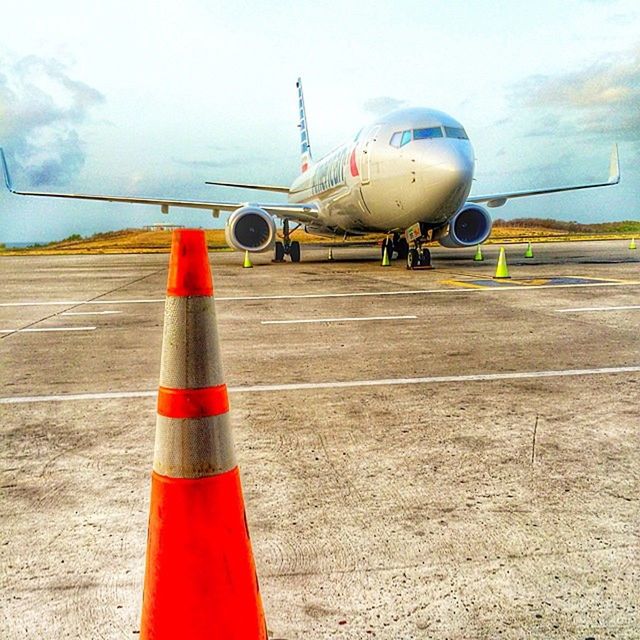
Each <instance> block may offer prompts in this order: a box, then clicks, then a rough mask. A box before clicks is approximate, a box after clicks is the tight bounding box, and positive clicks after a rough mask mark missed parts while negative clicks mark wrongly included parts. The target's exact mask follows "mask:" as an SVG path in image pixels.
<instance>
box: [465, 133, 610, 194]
mask: <svg viewBox="0 0 640 640" xmlns="http://www.w3.org/2000/svg"><path fill="white" fill-rule="evenodd" d="M619 182H620V160H619V158H618V145H617V144H614V145H613V149H612V150H611V161H610V164H609V180H607V182H598V183H595V184H580V185H575V186H573V187H553V188H551V189H533V190H531V191H512V192H510V193H494V194H491V195H487V196H471V197H470V198H467V202H476V203H480V202H484V203H485V204H486V205H487V206H488V207H501V206H502V205H503V204H505V202H506V201H507V200H511V199H512V198H524V197H525V196H538V195H542V194H543V193H559V192H561V191H577V190H578V189H593V188H594V187H610V186H611V185H614V184H618V183H619Z"/></svg>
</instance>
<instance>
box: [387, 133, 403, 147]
mask: <svg viewBox="0 0 640 640" xmlns="http://www.w3.org/2000/svg"><path fill="white" fill-rule="evenodd" d="M401 138H402V131H396V132H395V133H394V134H393V135H392V136H391V140H389V144H390V145H391V146H392V147H399V146H400V139H401Z"/></svg>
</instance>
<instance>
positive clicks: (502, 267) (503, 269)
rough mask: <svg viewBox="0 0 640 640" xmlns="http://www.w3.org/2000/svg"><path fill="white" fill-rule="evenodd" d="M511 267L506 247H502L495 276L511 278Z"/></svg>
mask: <svg viewBox="0 0 640 640" xmlns="http://www.w3.org/2000/svg"><path fill="white" fill-rule="evenodd" d="M510 277H511V276H510V275H509V268H508V267H507V256H506V255H505V252H504V247H500V256H499V257H498V266H497V268H496V275H495V276H494V278H510Z"/></svg>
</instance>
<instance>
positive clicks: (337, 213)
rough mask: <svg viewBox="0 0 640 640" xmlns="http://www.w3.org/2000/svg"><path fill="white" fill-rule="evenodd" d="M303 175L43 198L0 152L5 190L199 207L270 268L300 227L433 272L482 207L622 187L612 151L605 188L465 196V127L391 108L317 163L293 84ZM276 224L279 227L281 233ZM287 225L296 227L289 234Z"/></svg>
mask: <svg viewBox="0 0 640 640" xmlns="http://www.w3.org/2000/svg"><path fill="white" fill-rule="evenodd" d="M296 87H297V90H298V110H299V118H300V120H299V125H298V126H299V129H300V175H299V176H298V177H297V178H296V179H295V180H294V181H293V183H292V184H291V186H289V187H287V186H281V185H264V184H244V183H237V182H220V181H216V182H213V181H207V182H206V184H212V185H217V186H226V187H239V188H243V189H256V190H260V191H269V192H277V193H286V194H287V195H288V203H283V204H269V203H260V202H257V203H254V202H218V201H216V200H212V201H195V200H174V199H165V198H139V197H130V196H111V195H88V194H74V193H50V192H42V191H22V190H18V189H14V188H13V186H12V184H11V178H10V175H9V170H8V168H7V161H6V158H5V154H4V151H3V150H2V149H1V148H0V156H1V160H2V166H3V171H4V178H5V183H6V186H7V188H8V189H9V191H11V192H12V193H14V194H17V195H23V196H44V197H48V198H73V199H79V200H97V201H106V202H127V203H132V204H146V205H156V206H160V208H161V211H162V213H168V212H169V209H170V208H173V207H187V208H195V209H205V210H209V211H211V212H212V214H213V216H214V217H215V218H217V217H219V215H220V212H221V211H225V212H226V211H229V212H231V214H230V215H229V217H228V219H227V222H226V226H225V238H226V241H227V244H228V245H229V246H230V247H232V248H234V249H236V250H239V251H249V252H262V251H269V250H274V253H275V255H274V259H275V261H276V262H282V261H284V258H285V256H289V258H290V260H291V261H292V262H299V261H300V243H299V242H298V241H295V240H291V236H292V234H293V233H294V232H295V231H296V230H297V229H299V228H300V227H301V226H304V228H305V230H306V231H307V232H308V233H310V234H315V235H318V236H329V237H336V236H342V237H343V238H344V239H345V240H346V239H347V238H349V237H354V236H362V235H365V234H368V233H380V234H381V235H382V236H383V238H384V239H383V241H382V255H383V256H384V255H385V253H386V254H387V256H388V257H389V258H392V257H394V258H395V257H396V255H397V257H398V258H400V259H403V260H406V261H407V268H408V269H416V268H421V267H427V266H430V265H431V255H430V251H429V249H428V248H427V247H426V246H425V245H426V244H427V243H429V242H433V241H437V242H439V243H440V244H441V245H442V246H445V247H450V248H460V247H471V246H475V245H479V244H481V243H483V242H484V241H485V240H486V239H487V238H488V237H489V234H490V233H491V227H492V220H491V216H490V215H489V212H488V211H487V209H486V208H485V207H484V206H481V205H482V204H484V205H486V207H490V208H491V207H500V206H502V205H504V204H505V203H506V202H507V201H508V200H511V199H514V198H522V197H526V196H535V195H541V194H548V193H559V192H562V191H575V190H579V189H591V188H596V187H606V186H612V185H615V184H618V183H619V182H620V164H619V159H618V148H617V145H615V144H614V146H613V149H612V152H611V160H610V167H609V179H608V180H607V181H606V182H599V183H591V184H580V185H575V186H570V187H554V188H543V189H535V190H528V191H511V192H505V193H494V194H490V195H480V196H470V195H469V194H470V191H471V185H472V181H473V174H474V169H475V153H474V150H473V147H472V145H471V141H470V140H469V137H468V135H467V133H466V131H465V129H464V127H463V126H462V125H461V124H460V122H458V121H457V120H456V119H454V118H452V117H451V116H450V115H447V114H446V113H443V112H441V111H436V110H434V109H427V108H404V109H397V110H394V111H392V112H390V113H388V114H387V115H385V116H382V117H380V118H378V119H377V120H375V121H374V122H373V123H371V124H369V125H368V126H366V127H364V128H362V129H361V130H360V132H359V133H358V134H357V135H356V136H355V137H354V138H352V139H351V140H349V141H347V142H346V143H344V144H342V145H341V146H339V147H337V148H336V149H334V150H333V151H331V152H330V153H328V154H326V155H325V156H323V157H322V158H321V159H319V160H317V161H314V160H313V157H312V155H311V147H310V144H309V134H308V129H307V117H306V111H305V103H304V95H303V92H302V81H301V79H300V78H298V81H297V83H296ZM276 219H280V220H282V234H281V236H279V235H278V232H277V224H276ZM291 223H293V224H295V225H297V226H295V227H294V228H293V229H292V228H291Z"/></svg>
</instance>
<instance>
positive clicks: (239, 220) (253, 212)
mask: <svg viewBox="0 0 640 640" xmlns="http://www.w3.org/2000/svg"><path fill="white" fill-rule="evenodd" d="M224 235H225V238H226V240H227V244H228V245H229V246H230V247H233V248H234V249H238V251H252V252H258V251H267V250H268V249H271V247H273V245H274V243H275V241H276V222H275V220H274V219H273V217H272V216H271V215H269V214H268V213H267V212H266V211H265V210H264V209H261V208H260V207H254V206H252V205H249V206H246V207H240V209H236V210H235V211H234V212H233V213H232V214H231V215H230V216H229V219H228V220H227V225H226V227H225V229H224Z"/></svg>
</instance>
